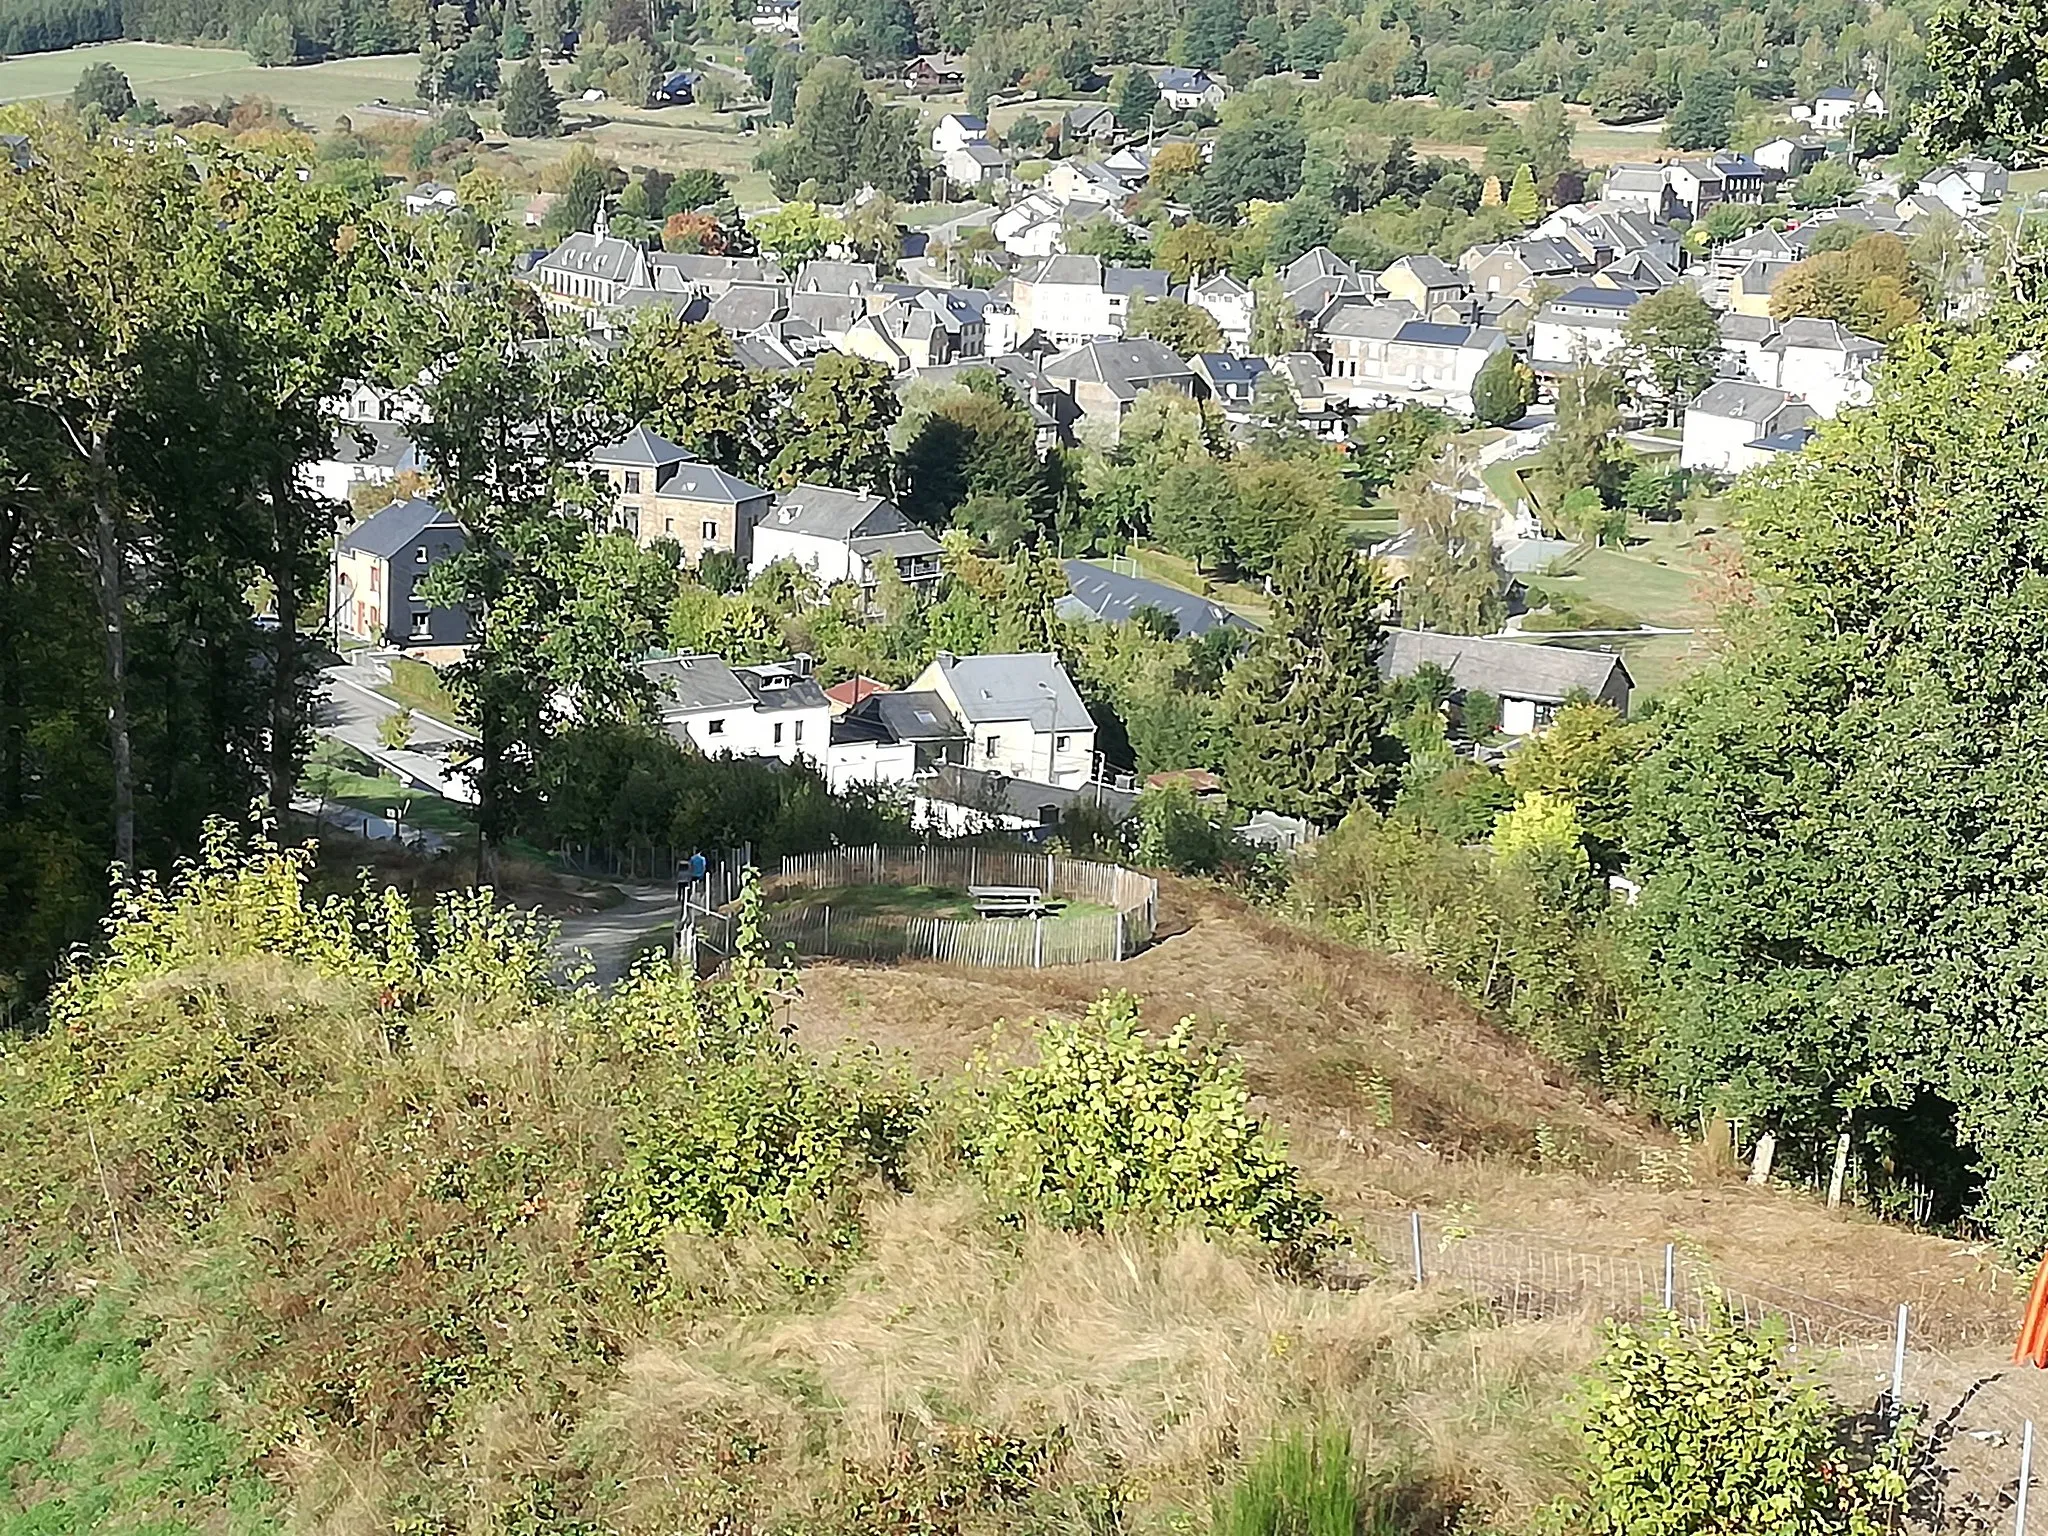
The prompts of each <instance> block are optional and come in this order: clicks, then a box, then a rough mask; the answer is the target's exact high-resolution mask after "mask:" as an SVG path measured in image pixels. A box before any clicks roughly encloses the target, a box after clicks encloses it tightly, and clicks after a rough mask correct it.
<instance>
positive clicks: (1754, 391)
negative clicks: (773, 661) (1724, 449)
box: [1686, 379, 1792, 425]
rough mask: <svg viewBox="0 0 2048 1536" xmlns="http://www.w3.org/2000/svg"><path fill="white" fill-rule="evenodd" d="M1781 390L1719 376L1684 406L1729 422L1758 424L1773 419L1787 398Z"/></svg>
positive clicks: (1787, 401)
mask: <svg viewBox="0 0 2048 1536" xmlns="http://www.w3.org/2000/svg"><path fill="white" fill-rule="evenodd" d="M1791 398H1792V397H1791V396H1790V395H1787V394H1786V393H1785V391H1783V390H1782V389H1772V388H1771V387H1770V386H1769V385H1768V384H1750V383H1747V382H1745V381H1744V380H1741V379H1722V380H1721V381H1720V382H1719V383H1716V384H1709V385H1708V386H1707V387H1706V388H1705V389H1704V390H1702V391H1700V394H1699V397H1698V398H1697V399H1695V400H1694V401H1693V403H1692V404H1691V405H1689V406H1687V407H1686V409H1687V410H1688V411H1698V412H1699V413H1700V414H1701V415H1703V416H1720V417H1725V418H1726V419H1728V420H1730V421H1753V422H1756V423H1757V424H1758V425H1762V424H1763V423H1765V422H1768V421H1770V420H1772V419H1774V418H1775V417H1776V416H1777V414H1778V412H1780V411H1782V410H1783V409H1784V408H1785V407H1786V405H1787V404H1788V403H1790V401H1791Z"/></svg>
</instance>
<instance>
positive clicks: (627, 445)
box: [590, 427, 690, 469]
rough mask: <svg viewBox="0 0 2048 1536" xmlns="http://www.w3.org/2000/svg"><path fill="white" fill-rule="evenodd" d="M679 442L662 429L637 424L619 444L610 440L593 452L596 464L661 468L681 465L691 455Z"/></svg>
mask: <svg viewBox="0 0 2048 1536" xmlns="http://www.w3.org/2000/svg"><path fill="white" fill-rule="evenodd" d="M689 456H690V455H689V452H688V451H687V450H686V449H685V448H683V446H682V445H681V444H680V443H672V442H670V441H669V440H668V439H667V438H665V437H663V436H662V435H661V434H660V433H659V432H651V431H649V430H648V429H647V428H646V427H635V428H634V429H633V430H632V431H630V432H628V433H627V434H626V435H625V436H624V437H622V438H620V439H619V440H618V441H617V442H616V443H607V444H605V445H604V447H602V448H599V449H596V450H595V451H593V452H592V453H591V455H590V462H591V463H593V464H605V465H612V464H616V465H619V466H620V467H622V468H626V469H659V468H661V467H662V466H663V465H665V464H680V463H681V462H682V461H683V460H685V459H687V458H688V457H689Z"/></svg>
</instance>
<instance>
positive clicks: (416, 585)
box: [405, 576, 427, 597]
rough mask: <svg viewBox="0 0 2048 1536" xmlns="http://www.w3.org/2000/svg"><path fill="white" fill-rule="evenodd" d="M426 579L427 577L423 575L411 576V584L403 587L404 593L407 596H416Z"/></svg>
mask: <svg viewBox="0 0 2048 1536" xmlns="http://www.w3.org/2000/svg"><path fill="white" fill-rule="evenodd" d="M426 580H427V578H426V577H424V576H415V577H413V579H412V585H411V586H409V587H407V588H406V589H405V595H406V596H407V597H418V596H419V595H420V588H421V587H422V586H424V585H425V584H426Z"/></svg>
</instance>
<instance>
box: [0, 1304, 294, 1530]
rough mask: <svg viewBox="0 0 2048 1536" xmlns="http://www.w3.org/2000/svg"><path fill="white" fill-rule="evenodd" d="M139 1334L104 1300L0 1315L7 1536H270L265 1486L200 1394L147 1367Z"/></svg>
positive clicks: (143, 1331) (140, 1322)
mask: <svg viewBox="0 0 2048 1536" xmlns="http://www.w3.org/2000/svg"><path fill="white" fill-rule="evenodd" d="M147 1330H148V1325H147V1322H146V1320H144V1319H141V1318H136V1317H132V1316H129V1315H126V1314H124V1313H123V1311H122V1309H121V1307H120V1305H119V1304H118V1303H117V1302H115V1301H113V1300H111V1299H107V1298H105V1297H101V1298H100V1299H98V1300H93V1301H86V1300H81V1299H79V1298H76V1297H67V1298H64V1299H62V1300H49V1301H41V1302H34V1303H23V1304H18V1305H14V1306H11V1307H9V1308H8V1309H7V1310H6V1311H5V1312H0V1486H4V1487H6V1488H7V1489H8V1490H9V1492H8V1494H7V1495H5V1496H4V1497H0V1513H4V1516H5V1523H6V1527H7V1529H8V1530H10V1531H20V1532H31V1531H53V1532H54V1531H98V1530H114V1529H126V1530H136V1529H147V1530H149V1531H151V1532H155V1533H160V1536H199V1533H200V1532H214V1533H222V1536H257V1533H262V1532H269V1531H273V1530H276V1529H279V1528H280V1526H281V1521H280V1516H279V1513H278V1511H277V1510H276V1508H275V1506H274V1504H273V1501H272V1498H271V1495H270V1490H269V1488H268V1487H267V1486H266V1484H265V1483H264V1481H263V1479H262V1478H261V1477H260V1476H259V1475H258V1474H257V1472H256V1471H255V1469H254V1468H253V1467H251V1466H249V1465H248V1464H247V1462H246V1461H245V1459H244V1456H243V1450H242V1447H241V1445H240V1444H239V1443H238V1441H237V1438H236V1436H235V1435H234V1434H233V1433H231V1432H230V1431H229V1430H228V1429H227V1428H226V1427H225V1426H224V1425H223V1424H222V1423H221V1422H220V1421H219V1418H218V1416H217V1406H216V1404H215V1402H214V1400H213V1393H212V1391H211V1389H210V1385H209V1384H208V1383H206V1382H205V1381H203V1380H201V1381H192V1382H188V1383H187V1384H185V1385H183V1386H173V1385H171V1384H169V1383H167V1382H166V1381H165V1380H163V1379H162V1378H161V1377H159V1376H158V1375H157V1374H156V1373H155V1372H154V1371H152V1370H151V1368H150V1363H149V1353H148V1345H149V1342H150V1340H149V1333H148V1331H147ZM170 1511H175V1512H176V1513H174V1514H173V1513H170Z"/></svg>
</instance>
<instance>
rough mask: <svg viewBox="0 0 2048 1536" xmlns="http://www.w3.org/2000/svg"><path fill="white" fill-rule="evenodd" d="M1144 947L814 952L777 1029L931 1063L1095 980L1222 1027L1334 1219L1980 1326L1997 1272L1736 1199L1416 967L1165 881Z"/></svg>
mask: <svg viewBox="0 0 2048 1536" xmlns="http://www.w3.org/2000/svg"><path fill="white" fill-rule="evenodd" d="M1164 901H1165V918H1166V920H1165V922H1164V924H1163V929H1162V931H1163V933H1164V935H1165V936H1164V937H1163V938H1162V939H1161V941H1160V942H1159V943H1157V944H1155V945H1154V946H1153V947H1152V948H1151V949H1150V950H1148V951H1146V952H1145V953H1144V954H1142V955H1139V956H1138V957H1136V958H1135V959H1133V960H1130V961H1128V962H1126V963H1124V964H1122V965H1114V966H1112V965H1102V966H1088V967H1077V968H1074V969H1071V970H1061V971H1014V972H988V971H982V972H968V971H955V970H945V969H941V968H938V967H932V966H914V965H913V966H902V967H894V968H888V969H879V968H870V967H862V966H856V965H839V964H818V965H813V966H810V967H808V968H807V969H805V970H804V972H803V973H802V977H801V987H802V992H801V996H800V997H799V998H798V1000H797V1001H796V1002H795V1003H794V1004H793V1018H794V1020H795V1022H796V1024H797V1026H798V1028H799V1031H800V1033H801V1034H802V1035H803V1036H804V1037H805V1038H806V1039H807V1040H808V1041H810V1042H811V1043H812V1044H813V1045H816V1046H825V1045H829V1044H832V1043H836V1042H837V1041H840V1040H842V1039H845V1038H847V1037H849V1036H851V1037H853V1038H856V1039H859V1040H863V1041H867V1042H872V1043H875V1044H878V1045H881V1046H883V1047H885V1048H889V1049H900V1050H902V1051H905V1052H907V1053H908V1054H909V1055H910V1056H911V1057H912V1059H913V1060H915V1061H916V1062H917V1063H918V1065H919V1066H920V1068H922V1069H924V1070H926V1071H928V1072H933V1073H939V1072H943V1071H945V1070H947V1069H949V1068H954V1067H957V1066H959V1065H960V1064H961V1063H963V1062H964V1061H966V1059H967V1058H968V1057H969V1056H970V1055H971V1054H972V1053H973V1052H974V1051H975V1050H976V1049H978V1048H980V1047H983V1046H985V1045H987V1044H988V1043H989V1041H990V1039H991V1031H992V1029H993V1028H994V1026H996V1024H997V1022H998V1021H1007V1022H1008V1023H1009V1024H1013V1025H1017V1024H1022V1023H1023V1022H1024V1021H1026V1020H1028V1019H1030V1018H1032V1017H1034V1016H1037V1015H1041V1014H1048V1013H1051V1014H1058V1015H1070V1014H1073V1013H1078V1012H1079V1011H1080V1010H1081V1009H1082V1008H1083V1007H1084V1006H1085V1005H1086V1003H1087V1002H1088V1001H1089V999H1091V998H1093V997H1095V996H1096V995H1098V994H1099V993H1101V992H1102V991H1104V990H1105V989H1111V988H1120V989H1123V990H1126V991H1130V992H1133V993H1136V994H1137V995H1138V996H1139V997H1141V998H1142V999H1143V1000H1144V1012H1145V1017H1146V1019H1147V1021H1148V1022H1149V1023H1152V1024H1154V1025H1157V1026H1162V1027H1163V1026H1165V1025H1170V1024H1171V1023H1172V1022H1173V1021H1174V1020H1176V1019H1179V1018H1182V1017H1184V1016H1193V1017H1194V1018H1195V1019H1197V1020H1198V1021H1199V1022H1200V1023H1202V1024H1203V1025H1205V1026H1215V1027H1220V1028H1222V1029H1223V1030H1225V1031H1226V1032H1227V1034H1228V1036H1229V1038H1230V1040H1231V1042H1232V1044H1233V1045H1234V1046H1235V1047H1236V1048H1237V1049H1238V1050H1239V1051H1240V1052H1241V1053H1242V1054H1243V1055H1244V1057H1245V1058H1246V1060H1247V1062H1248V1063H1249V1065H1250V1069H1251V1078H1252V1083H1253V1086H1254V1087H1255V1088H1256V1089H1257V1090H1258V1092H1259V1093H1260V1095H1261V1096H1262V1099H1263V1101H1264V1105H1265V1107H1266V1108H1267V1110H1268V1112H1269V1113H1271V1114H1272V1115H1273V1116H1274V1118H1275V1120H1276V1121H1277V1122H1278V1123H1279V1124H1280V1125H1281V1126H1282V1127H1284V1129H1285V1131H1286V1133H1287V1136H1288V1141H1289V1146H1290V1149H1291V1150H1292V1152H1293V1154H1294V1156H1295V1157H1296V1158H1297V1159H1298V1160H1299V1161H1301V1162H1302V1163H1303V1164H1304V1165H1305V1166H1306V1167H1307V1168H1308V1169H1309V1170H1310V1172H1311V1173H1312V1174H1313V1176H1314V1178H1315V1179H1316V1182H1317V1183H1318V1184H1319V1185H1320V1186H1321V1187H1322V1188H1324V1189H1325V1190H1326V1191H1327V1192H1328V1193H1329V1195H1330V1197H1331V1198H1332V1200H1333V1201H1334V1203H1335V1204H1336V1205H1337V1206H1338V1208H1339V1209H1340V1210H1343V1211H1344V1212H1345V1213H1346V1214H1347V1215H1351V1216H1354V1217H1359V1216H1366V1215H1370V1214H1372V1213H1399V1212H1405V1211H1407V1210H1409V1209H1411V1208H1419V1209H1422V1210H1424V1211H1427V1212H1431V1213H1435V1214H1436V1215H1439V1216H1442V1217H1446V1218H1449V1219H1452V1220H1455V1221H1456V1222H1458V1223H1459V1224H1461V1225H1464V1226H1469V1227H1471V1228H1474V1229H1495V1230H1499V1231H1504V1232H1513V1233H1521V1234H1530V1235H1531V1237H1532V1238H1533V1239H1535V1245H1536V1246H1541V1242H1542V1240H1543V1239H1546V1238H1547V1239H1550V1240H1552V1241H1554V1242H1555V1243H1556V1244H1557V1245H1560V1246H1563V1245H1569V1246H1573V1247H1580V1248H1589V1249H1597V1248H1603V1247H1611V1248H1613V1249H1614V1250H1616V1251H1617V1252H1628V1251H1652V1252H1654V1251H1659V1250H1661V1248H1662V1245H1664V1244H1665V1243H1667V1242H1675V1243H1677V1244H1679V1245H1680V1249H1681V1251H1682V1252H1683V1253H1685V1254H1686V1255H1687V1256H1688V1257H1689V1258H1692V1259H1697V1260H1698V1261H1700V1262H1701V1263H1703V1264H1704V1265H1706V1266H1707V1267H1708V1268H1710V1269H1711V1270H1712V1272H1713V1273H1714V1274H1715V1275H1716V1276H1717V1277H1718V1278H1720V1279H1721V1280H1722V1281H1723V1282H1724V1283H1725V1284H1727V1285H1728V1286H1730V1287H1731V1288H1736V1289H1755V1290H1763V1291H1766V1292H1775V1291H1778V1290H1784V1291H1791V1292H1797V1293H1803V1294H1804V1295H1807V1296H1813V1297H1819V1298H1824V1299H1826V1300H1829V1301H1832V1302H1834V1303H1836V1304H1837V1305H1839V1306H1841V1307H1845V1308H1849V1309H1853V1310H1854V1311H1856V1312H1860V1313H1867V1314H1870V1315H1871V1316H1873V1317H1877V1318H1889V1317H1890V1316H1891V1315H1892V1314H1893V1311H1894V1309H1895V1308H1896V1306H1897V1305H1898V1303H1900V1302H1906V1303H1908V1304H1910V1305H1911V1306H1912V1308H1913V1316H1914V1318H1915V1319H1916V1322H1915V1325H1914V1326H1915V1329H1916V1331H1919V1330H1924V1332H1925V1334H1926V1336H1927V1337H1928V1338H1929V1339H1930V1340H1939V1341H1942V1342H1944V1343H1958V1342H1960V1341H1964V1340H1977V1339H1982V1338H1985V1337H1996V1336H1999V1335H2001V1334H2003V1333H2004V1332H2005V1331H2006V1330H2007V1329H2008V1327H2009V1324H2010V1322H2011V1320H2012V1319H2013V1318H2014V1317H2015V1316H2016V1311H2015V1307H2016V1302H2015V1298H2014V1286H2015V1283H2016V1277H2015V1276H2014V1274H2013V1272H2012V1270H2011V1269H2010V1268H2009V1267H2007V1266H2005V1265H2002V1264H2001V1263H2000V1262H1999V1261H1998V1257H1997V1255H1996V1254H1995V1253H1994V1252H1992V1251H1991V1250H1990V1249H1988V1248H1984V1247H1978V1246H1973V1245H1967V1244H1963V1243H1956V1242H1950V1241H1946V1240H1943V1239H1939V1238H1933V1237H1926V1236H1922V1235H1920V1234H1917V1233H1912V1232H1908V1231H1904V1230H1901V1229H1899V1228H1896V1227H1888V1226H1885V1225H1883V1224H1881V1223H1879V1222H1877V1221H1874V1220H1871V1219H1869V1218H1867V1217H1864V1216H1861V1215H1859V1214H1856V1213H1854V1212H1849V1211H1839V1212H1830V1211H1828V1210H1827V1209H1825V1207H1824V1205H1823V1204H1822V1202H1820V1201H1819V1200H1817V1199H1815V1198H1813V1197H1811V1196H1809V1195H1807V1194H1804V1193H1801V1192H1796V1191H1788V1190H1781V1189H1755V1188H1751V1187H1749V1186H1748V1185H1747V1184H1746V1183H1745V1182H1744V1181H1743V1179H1742V1177H1741V1174H1740V1170H1738V1169H1735V1168H1732V1167H1727V1166H1718V1167H1717V1166H1716V1165H1715V1163H1714V1161H1713V1159H1711V1158H1710V1157H1708V1156H1707V1155H1706V1153H1705V1152H1704V1151H1703V1149H1701V1148H1700V1147H1698V1146H1696V1145H1686V1144H1684V1143H1682V1142H1680V1141H1679V1140H1678V1139H1676V1138H1675V1137H1673V1136H1671V1135H1670V1134H1668V1133H1667V1132H1664V1131H1662V1130H1659V1129H1658V1128H1656V1127H1654V1126H1653V1125H1651V1124H1650V1123H1648V1122H1647V1121H1645V1120H1644V1119H1642V1118H1641V1117H1639V1116H1635V1115H1631V1114H1629V1113H1627V1112H1626V1111H1625V1110H1624V1109H1623V1107H1622V1106H1621V1105H1619V1104H1616V1103H1613V1102H1606V1103H1603V1102H1602V1101H1601V1100H1600V1099H1599V1098H1597V1097H1596V1096H1594V1095H1592V1094H1590V1093H1588V1092H1587V1091H1586V1090H1585V1089H1584V1088H1583V1087H1582V1086H1581V1085H1579V1084H1578V1083H1576V1082H1574V1081H1573V1080H1572V1078H1571V1076H1570V1074H1569V1073H1567V1072H1565V1071H1563V1070H1561V1069H1560V1068H1558V1067H1556V1066H1554V1065H1552V1064H1550V1063H1548V1062H1546V1061H1544V1060H1542V1059H1541V1058H1539V1057H1537V1056H1536V1055H1534V1054H1533V1053H1532V1052H1531V1051H1529V1050H1528V1049H1527V1048H1526V1047H1525V1046H1523V1045H1521V1044H1520V1043H1519V1042H1518V1041H1516V1040H1515V1039H1513V1038H1512V1037H1511V1036H1509V1035H1506V1034H1504V1033H1503V1032H1502V1031H1500V1030H1499V1029H1497V1028H1496V1027H1494V1026H1493V1025H1492V1024H1490V1023H1488V1022H1487V1021H1486V1020H1485V1019H1483V1018H1481V1017H1480V1016H1479V1015H1477V1014H1476V1013H1475V1012H1474V1010H1473V1009H1472V1008H1471V1006H1470V1005H1469V1004H1467V1003H1466V1002H1465V1001H1464V1000H1463V999H1461V998H1459V997H1458V996H1457V995H1456V994H1454V993H1452V992H1451V991H1450V990H1449V989H1447V988H1446V987H1444V986H1442V985H1440V984H1439V983H1438V982H1436V981H1435V980H1434V979H1432V978H1431V977H1429V976H1428V975H1427V974H1425V973H1423V972H1422V971H1420V970H1419V969H1417V968H1414V967H1412V966H1409V965H1406V964H1403V963H1401V962H1399V961H1395V960H1391V959H1388V958H1386V957H1383V956H1380V955H1376V954H1372V953H1368V952H1364V951H1361V950H1358V949H1355V948H1351V947H1349V946H1346V945H1343V944H1339V943H1336V942H1334V941H1330V940H1325V939H1322V938H1319V937H1316V936H1314V935H1312V934H1309V933H1306V932H1303V931H1302V930H1300V929H1298V928H1294V927H1291V926H1289V925H1287V924H1284V923H1281V922H1278V921H1275V920H1274V919H1272V918H1269V917H1267V916H1265V915H1263V914H1261V913H1259V912H1256V911H1254V910H1252V909H1250V908H1249V907H1247V906H1246V905H1245V904H1243V903H1242V902H1239V901H1237V900H1235V899H1233V898H1231V897H1228V896H1225V895H1222V894H1219V893H1217V892H1215V891H1212V890H1209V889H1206V888H1204V887H1201V886H1197V885H1194V884H1191V883H1187V882H1174V881H1169V882H1168V883H1167V884H1166V886H1165V891H1164Z"/></svg>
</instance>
